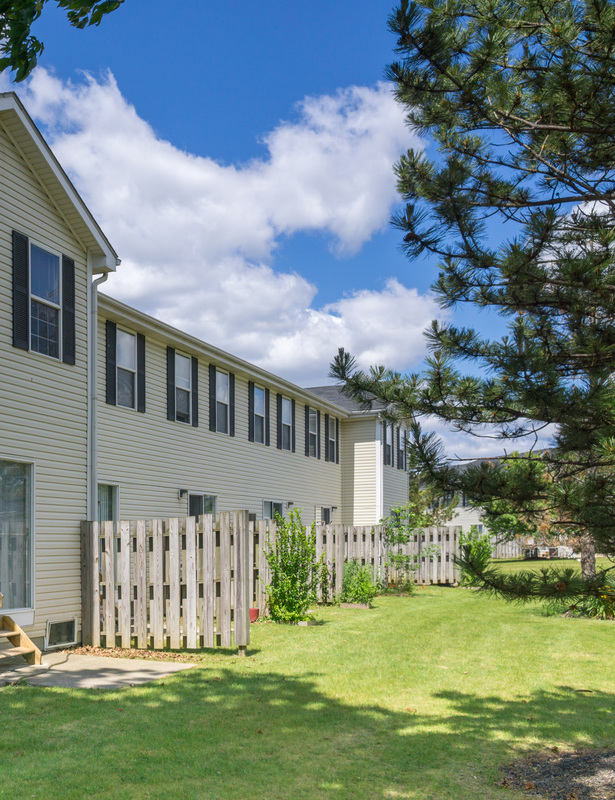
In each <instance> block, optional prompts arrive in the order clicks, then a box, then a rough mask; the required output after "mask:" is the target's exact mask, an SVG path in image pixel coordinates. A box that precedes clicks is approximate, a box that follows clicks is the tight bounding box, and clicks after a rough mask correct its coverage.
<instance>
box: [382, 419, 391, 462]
mask: <svg viewBox="0 0 615 800" xmlns="http://www.w3.org/2000/svg"><path fill="white" fill-rule="evenodd" d="M382 434H383V436H382V438H383V440H384V463H385V465H386V466H388V467H390V466H392V465H393V426H392V425H387V423H386V422H383V423H382Z"/></svg>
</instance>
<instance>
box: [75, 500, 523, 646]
mask: <svg viewBox="0 0 615 800" xmlns="http://www.w3.org/2000/svg"><path fill="white" fill-rule="evenodd" d="M315 532H316V556H317V560H319V561H320V560H321V559H322V560H323V562H324V563H325V564H326V567H327V570H326V574H327V581H322V582H321V583H320V585H319V589H318V599H319V600H323V599H331V598H333V597H335V596H337V595H339V593H340V591H341V588H342V578H343V564H344V562H346V561H350V560H351V559H358V560H359V561H360V562H361V563H362V564H368V565H369V566H371V568H372V571H373V574H374V578H375V579H376V580H377V581H379V582H389V583H397V582H398V581H400V580H402V579H403V577H404V576H403V575H401V574H398V573H397V571H396V570H395V569H394V568H392V567H391V566H390V565H389V555H390V552H391V550H392V549H393V548H391V546H390V545H388V544H387V542H386V538H385V531H384V528H383V527H382V526H379V525H367V526H343V525H324V524H319V525H316V526H315ZM276 533H277V532H276V525H275V522H273V521H272V520H259V521H257V522H252V521H250V520H249V514H248V512H247V511H235V512H225V513H222V514H218V515H217V516H212V515H211V514H204V515H203V516H201V517H196V518H195V517H184V518H171V519H149V520H136V521H131V522H129V521H120V522H118V523H114V522H103V523H101V524H100V525H99V524H98V523H97V522H83V523H82V586H83V592H82V593H83V640H84V643H87V644H91V645H94V646H99V645H100V644H104V645H105V646H106V647H115V646H118V645H119V646H121V647H133V646H136V647H138V648H148V647H152V648H154V649H162V648H164V647H171V648H181V647H187V648H189V649H194V648H199V647H214V646H217V645H218V646H222V647H231V646H232V645H233V644H234V646H235V647H238V648H239V649H240V651H245V648H246V647H247V645H248V644H249V641H250V623H249V614H250V608H252V609H258V610H259V613H260V614H266V613H267V599H266V592H265V587H266V586H267V584H268V583H269V580H270V576H269V569H268V563H267V558H266V551H267V548H268V547H272V546H275V541H276ZM460 534H461V528H459V527H452V526H449V527H442V528H428V529H425V530H422V531H417V532H416V533H415V534H414V536H413V537H412V538H411V540H410V541H409V542H408V543H407V544H405V545H400V546H396V547H395V548H394V550H395V552H399V553H402V554H403V555H406V556H411V558H412V560H413V562H414V563H415V564H416V570H415V572H414V573H413V575H412V579H413V580H414V581H415V582H416V583H420V584H456V583H457V582H458V581H459V579H460V571H459V568H458V567H457V566H456V565H455V563H454V560H453V556H454V555H456V554H458V552H459V537H460ZM500 553H502V554H500ZM519 553H520V547H519V545H518V544H517V543H512V546H508V545H499V546H495V545H494V556H495V557H499V558H503V557H504V558H513V557H515V555H518V554H519Z"/></svg>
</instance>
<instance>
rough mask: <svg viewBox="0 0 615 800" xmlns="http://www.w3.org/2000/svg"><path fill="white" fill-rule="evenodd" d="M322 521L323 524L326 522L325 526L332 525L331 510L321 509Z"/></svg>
mask: <svg viewBox="0 0 615 800" xmlns="http://www.w3.org/2000/svg"><path fill="white" fill-rule="evenodd" d="M320 519H321V522H324V524H325V525H330V524H331V509H330V508H324V507H323V508H321V510H320Z"/></svg>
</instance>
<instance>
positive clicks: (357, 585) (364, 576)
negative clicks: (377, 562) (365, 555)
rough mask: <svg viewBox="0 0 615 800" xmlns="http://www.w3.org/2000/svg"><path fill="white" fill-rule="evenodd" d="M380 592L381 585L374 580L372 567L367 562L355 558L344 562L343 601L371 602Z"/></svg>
mask: <svg viewBox="0 0 615 800" xmlns="http://www.w3.org/2000/svg"><path fill="white" fill-rule="evenodd" d="M379 592H380V587H379V586H378V584H377V583H376V581H375V580H374V575H373V572H372V568H371V567H370V566H368V565H367V564H361V562H360V561H359V560H358V559H356V558H353V559H352V560H351V561H347V562H346V563H345V564H344V576H343V578H342V592H341V594H340V601H341V602H342V603H369V602H371V601H372V600H373V599H374V597H375V596H376V595H377V594H378V593H379Z"/></svg>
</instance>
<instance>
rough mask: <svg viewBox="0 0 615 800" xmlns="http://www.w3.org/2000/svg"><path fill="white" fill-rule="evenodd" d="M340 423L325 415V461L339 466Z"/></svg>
mask: <svg viewBox="0 0 615 800" xmlns="http://www.w3.org/2000/svg"><path fill="white" fill-rule="evenodd" d="M339 441H340V422H339V420H338V419H336V418H335V417H330V416H329V415H328V414H325V461H330V462H332V463H333V464H339V460H340V454H339Z"/></svg>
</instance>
